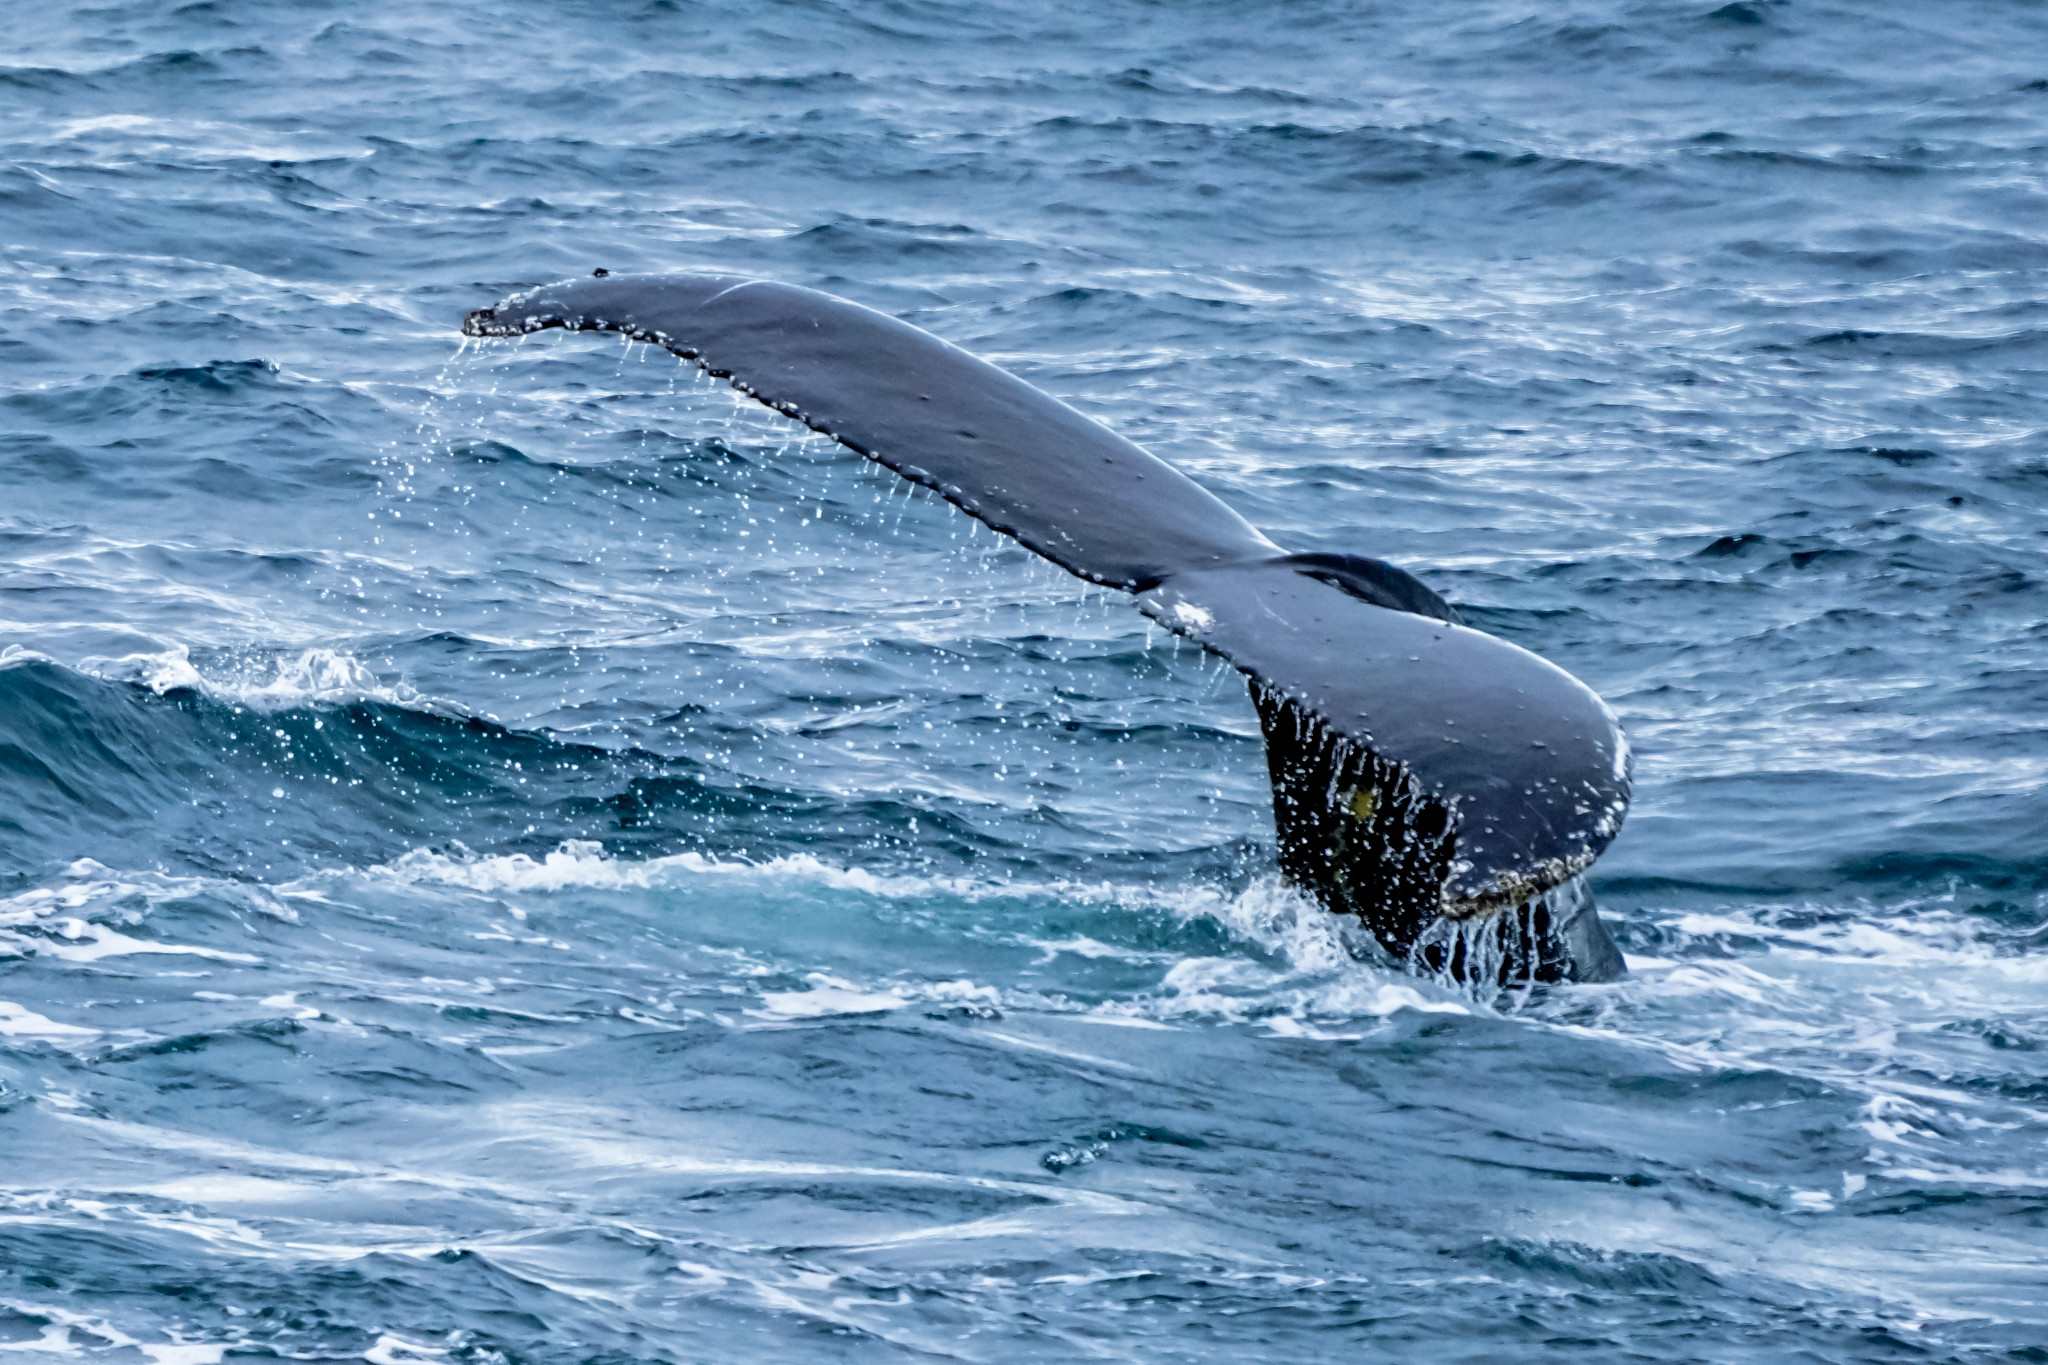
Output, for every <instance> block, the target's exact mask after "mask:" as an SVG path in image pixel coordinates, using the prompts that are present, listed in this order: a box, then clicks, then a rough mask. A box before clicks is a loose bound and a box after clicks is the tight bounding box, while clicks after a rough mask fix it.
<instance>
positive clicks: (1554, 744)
mask: <svg viewBox="0 0 2048 1365" xmlns="http://www.w3.org/2000/svg"><path fill="white" fill-rule="evenodd" d="M549 327H566V328H572V329H577V330H606V331H616V332H622V333H625V334H626V335H628V336H631V337H634V338H637V339H639V340H643V341H650V342H655V343H657V344H659V345H662V346H664V347H666V348H667V349H668V350H670V351H672V352H674V353H675V354H676V355H678V356H680V357H682V358H683V359H686V360H691V361H694V362H695V363H697V364H698V365H700V366H701V367H703V368H704V369H705V370H706V371H708V372H709V373H711V374H713V375H715V376H718V377H721V378H725V379H728V380H730V381H731V382H732V384H733V385H734V387H736V388H738V389H739V390H740V391H741V392H743V393H746V394H748V395H750V396H752V397H754V398H756V399H757V400H759V401H760V402H762V403H764V404H766V405H767V406H769V407H771V408H774V409H775V410H776V411H778V412H781V413H783V414H784V415H786V416H788V417H790V418H793V419H795V420H796V421H799V422H802V423H803V424H805V425H806V426H808V427H810V428H812V429H813V430H816V431H819V432H822V433H824V434H826V435H828V436H831V437H832V438H833V439H834V440H837V441H838V442H840V443H841V444H842V445H845V446H847V447H848V448H850V449H852V450H854V451H856V452H858V453H860V454H862V455H865V456H867V457H868V458H869V459H872V460H875V461H876V462H878V463H880V464H882V465H884V466H886V467H888V468H890V469H892V470H894V471H896V472H897V473H898V474H901V475H902V476H903V477H905V478H907V479H910V480H912V481H914V482H916V483H919V484H922V485H924V486H925V487H928V488H931V489H934V490H936V491H937V492H938V493H939V494H940V495H941V496H943V497H944V498H945V499H946V500H947V501H949V502H951V503H953V504H954V505H955V506H957V507H959V508H960V509H961V510H962V511H965V512H967V513H968V514H969V515H970V516H974V517H976V518H978V519H980V520H981V521H983V522H984V523H986V524H987V525H989V526H991V527H993V528H994V529H996V530H998V531H1001V532H1003V533H1004V534H1006V535H1009V536H1013V537H1015V538H1016V539H1017V540H1018V541H1020V542H1022V543H1023V544H1024V545H1025V546H1026V547H1028V548H1030V549H1032V550H1034V551H1036V552H1037V553H1038V554H1040V555H1043V556H1044V557H1045V558H1047V559H1050V560H1051V561H1053V562H1054V563H1055V564H1058V565H1059V566H1060V567H1062V568H1064V569H1066V570H1068V571H1069V572H1071V573H1073V574H1076V575H1077V576H1079V577H1081V578H1084V579H1087V580H1089V581H1091V582H1095V583H1100V584H1103V585H1106V586H1110V587H1116V588H1120V589H1123V590H1125V591H1128V592H1131V593H1133V594H1134V595H1135V598H1136V605H1137V606H1138V609H1139V610H1140V611H1142V612H1144V613H1145V614H1146V615H1147V616H1150V617H1151V618H1152V619H1154V620H1156V621H1158V622H1160V623H1161V624H1162V625H1164V626H1166V627H1167V628H1168V629H1170V630H1173V631H1175V632H1177V633H1179V634H1182V635H1185V636H1188V637H1189V638H1191V639H1194V640H1196V641H1198V642H1200V643H1201V644H1202V645H1204V646H1205V647H1207V648H1209V649H1211V650H1214V651H1215V652H1216V653H1218V654H1220V655H1222V656H1223V657H1224V658H1226V659H1228V660H1229V661H1230V662H1231V663H1232V664H1233V665H1235V666H1236V667H1237V668H1238V669H1239V670H1240V671H1241V672H1243V673H1245V674H1246V675H1247V676H1248V678H1249V679H1250V683H1251V692H1252V697H1253V700H1254V702H1255V704H1256V705H1257V708H1258V712H1259V719H1260V723H1261V725H1262V727H1263V729H1264V732H1265V738H1266V752H1267V759H1268V768H1269V771H1270V774H1271V777H1272V784H1273V810H1274V820H1275V825H1276V827H1277V831H1278V836H1279V851H1280V866H1281V869H1282V871H1283V872H1284V873H1285V874H1286V876H1287V877H1288V878H1289V879H1290V880H1292V881H1293V882H1295V883H1296V884H1298V885H1300V886H1301V887H1303V888H1304V889H1306V890H1307V891H1309V892H1310V893H1311V894H1313V895H1314V896H1315V897H1316V898H1317V899H1318V900H1319V901H1321V902H1322V904H1324V905H1325V906H1327V907H1328V908H1329V909H1331V910H1333V911H1337V912H1339V913H1343V914H1349V915H1355V916H1357V917H1358V919H1359V920H1361V921H1362V922H1363V923H1364V924H1365V925H1366V926H1367V927H1368V928H1369V929H1370V930H1371V932H1372V934H1373V937H1374V938H1375V939H1376V940H1377V941H1378V942H1379V944H1380V945H1381V947H1382V948H1383V949H1384V950H1385V951H1386V952H1387V953H1388V954H1389V955H1390V956H1391V957H1392V958H1394V959H1396V960H1399V961H1401V962H1404V963H1406V964H1408V965H1409V966H1411V967H1413V968H1414V969H1415V970H1418V971H1422V972H1425V973H1428V974H1432V975H1439V976H1443V977H1447V978H1450V979H1453V980H1458V981H1464V982H1471V983H1476V984H1482V985H1496V984H1508V983H1511V982H1515V981H1523V980H1526V981H1590V980H1611V979H1613V978H1615V977H1617V976H1619V975H1621V974H1622V972H1623V964H1622V960H1621V955H1620V953H1619V951H1618V950H1617V949H1616V948H1615V947H1614V944H1613V941H1612V939H1610V938H1609V937H1608V936H1607V932H1606V930H1605V928H1604V927H1603V926H1602V925H1601V923H1600V920H1599V916H1598V914H1597V913H1596V912H1595V911H1594V910H1593V909H1592V907H1591V902H1590V899H1589V898H1588V897H1586V896H1585V895H1584V893H1583V887H1584V881H1583V874H1584V872H1585V870H1586V869H1587V868H1588V867H1589V866H1590V865H1591V864H1592V862H1593V860H1594V859H1595V858H1596V857H1598V856H1599V854H1600V852H1601V850H1602V849H1604V848H1605V847H1606V846H1607V844H1608V842H1609V841H1610V840H1612V839H1613V837H1614V834H1615V832H1616V831H1617V830H1618V829H1619V828H1620V824H1621V819H1622V815H1623V813H1624V812H1625V811H1626V809H1627V806H1628V798H1629V761H1630V760H1629V751H1628V745H1627V741H1626V739H1625V738H1624V737H1623V735H1622V733H1621V730H1620V727H1619V725H1618V724H1617V723H1616V722H1615V719H1614V716H1613V714H1612V713H1611V712H1609V711H1608V709H1607V707H1606V706H1605V704H1603V703H1602V702H1601V700H1600V699H1599V697H1598V696H1596V695H1595V694H1594V693H1593V692H1592V690H1591V689H1589V688H1588V687H1586V685H1585V684H1584V683H1582V682H1580V681H1579V680H1578V679H1577V678H1574V677H1572V676H1571V675H1570V674H1569V673H1566V672H1565V671H1564V670H1563V669H1560V668H1558V667H1556V666H1555V665H1553V664H1550V663H1548V662H1546V661H1544V660H1543V659H1541V658H1539V657H1537V656H1536V655H1534V654H1531V653H1529V652H1528V651H1527V650H1524V649H1521V648H1519V647H1518V646H1515V645H1511V644H1509V643H1508V642H1506V641H1504V640H1501V639H1498V638H1496V637H1494V636H1491V635H1487V634H1484V633H1483V632H1480V631H1477V630H1473V629H1470V628H1469V627H1467V626H1464V625H1462V624H1460V623H1459V622H1458V619H1457V613H1456V612H1455V611H1454V610H1452V608H1451V607H1450V606H1449V604H1447V603H1446V602H1445V601H1444V600H1443V599H1442V598H1441V597H1439V596H1438V595H1437V594H1436V593H1435V592H1433V591H1431V590H1430V589H1429V587H1428V586H1427V585H1426V584H1424V583H1423V582H1422V581H1421V580H1420V579H1417V578H1416V577H1414V575H1412V574H1409V573H1407V572H1405V571H1404V570H1401V569H1399V568H1396V567H1394V566H1393V565H1390V564H1387V563H1385V562H1383V561H1381V560H1377V559H1372V558H1368V557H1366V556H1363V555H1335V554H1289V553H1287V552H1285V551H1283V550H1282V549H1281V548H1280V547H1279V546H1278V545H1276V544H1274V543H1273V542H1272V541H1271V540H1269V539H1268V538H1267V537H1266V536H1265V535H1263V534H1262V533H1260V532H1259V531H1258V530H1257V529H1256V528H1255V527H1253V526H1252V525H1251V524H1250V523H1249V522H1247V521H1245V519H1244V518H1243V517H1241V516H1239V515H1238V514H1237V513H1236V512H1235V511H1233V510H1232V509H1231V508H1229V507H1228V506H1227V505H1225V504H1224V503H1223V502H1222V501H1221V500H1220V499H1218V498H1217V497H1216V496H1215V495H1214V494H1212V493H1210V492H1209V491H1208V490H1207V489H1204V488H1202V487H1201V486H1200V485H1199V484H1196V483H1195V482H1193V481H1192V480H1190V479H1188V478H1187V477H1186V476H1185V475H1183V474H1181V473H1180V472H1179V471H1178V470H1176V469H1174V468H1173V467H1172V466H1170V465H1168V464H1166V463H1165V462H1164V461H1162V460H1159V459H1158V458H1156V457H1155V456H1153V455H1151V454H1149V453H1148V452H1146V451H1145V450H1143V449H1142V448H1140V447H1139V446H1137V445H1134V444H1133V443H1132V442H1130V441H1128V440H1126V439H1124V438H1123V437H1121V436H1118V435H1116V434H1115V433H1114V432H1112V431H1110V430H1109V429H1108V428H1106V427H1104V426H1102V425H1101V424H1099V423H1097V422H1095V421H1093V420H1091V419H1090V418H1088V417H1085V416H1083V415H1082V414H1081V413H1079V412H1076V411H1075V410H1074V409H1072V408H1070V407H1068V406H1067V405H1066V404H1064V403H1061V402H1059V401H1058V400H1057V399H1054V398H1052V397H1051V396H1049V395H1047V394H1045V393H1043V392H1041V391H1040V390H1038V389H1035V388H1033V387H1032V386H1031V385H1029V384H1027V383H1025V382H1024V381H1023V380H1021V379H1018V378H1017V377H1016V376H1014V375H1011V374H1009V373H1008V372H1006V371H1004V370H1001V369H998V368H997V367H995V366H994V365H991V364H989V363H988V362H986V361H983V360H980V359H978V358H977V357H975V356H972V355H970V354H968V353H967V352H965V351H963V350H961V349H959V348H958V347H955V346H953V345H951V344H949V343H947V342H945V341H942V340H940V339H939V338H937V337H934V336H932V335H931V334H929V333H927V332H924V331H922V330H920V329H918V328H916V327H912V326H910V325H909V324H907V323H904V322H902V321H899V320H898V319H896V318H892V317H889V316H888V315H886V314H883V313H878V312H875V311H874V310H872V309H869V308H865V307H862V306H861V305H859V304H856V303H852V302H849V301H847V300H845V299H841V298H836V297H834V296H833V295H830V294H823V293H819V292H817V291H815V290H810V289H801V288H797V287H795V286H792V285H784V284H776V283H771V282H767V281H750V280H740V279H732V278H726V277H717V276H621V275H602V274H601V275H600V276H599V277H596V278H591V279H584V280H572V281H566V282H564V283H562V284H557V285H549V286H545V287H543V288H540V289H536V290H532V291H530V292H528V293H525V294H519V295H515V296H514V297H512V298H510V299H508V300H506V301H505V302H504V303H501V304H499V305H498V306H497V307H495V308H486V309H480V310H478V311H476V312H473V313H471V314H469V316H468V318H467V319H466V320H465V322H464V325H463V330H464V332H466V333H467V334H469V335H471V336H517V335H522V334H524V333H528V332H534V331H539V330H542V329H544V328H549Z"/></svg>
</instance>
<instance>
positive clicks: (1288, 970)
mask: <svg viewBox="0 0 2048 1365" xmlns="http://www.w3.org/2000/svg"><path fill="white" fill-rule="evenodd" d="M369 874H370V875H372V876H376V877H380V878H389V879H393V880H397V881H401V882H406V883H429V884H437V885H444V886H455V887H461V888H464V889H467V890H472V891H479V892H485V893H488V894H493V895H503V894H516V893H536V894H547V893H553V892H560V891H568V890H655V889H663V888H676V887H681V886H685V885H687V884H688V883H689V882H690V881H691V880H693V879H700V878H705V877H718V878H733V879H740V880H746V879H751V880H758V881H762V882H766V883H774V882H778V881H792V880H793V881H797V882H803V883H809V884H812V885H815V886H820V887H824V888H828V889H832V890H840V891H850V892H853V893H856V894H859V895H867V896H875V897H881V898H885V899H890V900H901V899H917V898H924V897H931V896H945V897H949V898H957V899H962V900H967V901H970V902H972V901H981V900H988V899H1045V900H1051V901H1057V902H1059V903H1061V904H1063V905H1075V904H1091V903H1092V904H1104V905H1114V906H1117V907H1119V908H1122V909H1125V910H1156V911H1161V912H1164V913H1167V914H1170V915H1172V916H1173V917H1174V918H1176V919H1178V920H1180V921H1181V922H1182V923H1189V922H1193V921H1196V920H1209V921H1212V922H1214V923H1216V924H1218V925H1220V926H1221V927H1222V928H1223V930H1224V931H1225V932H1226V933H1227V934H1228V935H1229V937H1230V938H1231V939H1233V940H1235V941H1237V942H1238V943H1241V944H1243V945H1245V946H1248V947H1250V948H1252V949H1254V950H1256V952H1257V953H1258V959H1254V958H1251V957H1247V956H1245V955H1243V954H1242V953H1230V954H1225V955H1219V956H1211V957H1199V958H1188V957H1185V956H1184V955H1182V954H1179V953H1172V952H1160V951H1152V950H1146V949H1141V948H1135V947H1121V946H1118V945H1116V944H1113V943H1105V942H1103V941H1101V940H1100V939H1097V938H1092V937H1087V936H1080V935H1076V936H1071V937H1068V938H1064V939H1044V938H1037V937H1031V936H1022V937H1019V938H1018V939H1016V940H1015V941H1016V942H1017V943H1019V944H1020V945H1022V946H1028V947H1033V948H1036V949H1038V950H1039V951H1040V952H1041V953H1043V954H1044V957H1043V958H1042V959H1041V960H1043V961H1051V960H1052V959H1054V958H1056V957H1058V956H1061V955H1067V954H1071V955H1075V956H1078V957H1081V958H1084V959H1097V958H1113V959H1116V960H1120V961H1125V962H1130V963H1134V964H1141V965H1163V966H1165V967H1166V971H1165V974H1164V977H1163V978H1162V980H1161V981H1160V983H1159V985H1158V987H1157V988H1156V989H1155V990H1153V991H1151V992H1148V993H1146V994H1144V995H1142V996H1139V997H1136V998H1133V999H1128V1000H1120V1001H1113V1002H1109V1003H1106V1004H1102V1005H1098V1006H1094V1007H1089V1008H1085V1009H1084V1008H1082V1007H1079V1006H1076V1005H1074V1004H1073V1003H1071V1002H1069V1001H1068V1000H1066V999H1064V998H1063V997H1060V996H1058V995H1055V994H1048V993H1038V992H1030V991H1019V990H1014V989H1007V990H1003V991H1001V992H997V991H995V989H994V988H992V987H990V988H984V987H972V988H971V989H970V988H968V987H967V986H966V985H964V984H963V983H941V984H937V985H934V984H930V983H906V982H904V981H902V980H889V981H883V982H867V983H861V982H854V981H848V980H844V979H841V978H838V977H828V976H825V975H822V974H816V973H814V974H813V976H812V982H813V984H812V986H811V988H810V989H808V990H803V991H785V992H777V993H773V994H771V995H770V996H768V997H765V1001H764V1005H763V1007H762V1008H761V1009H760V1010H757V1011H753V1013H754V1014H755V1015H756V1017H759V1018H767V1019H798V1018H817V1017H824V1016H829V1015H834V1014H854V1013H871V1012H877V1011H884V1010H893V1009H901V1008H907V1007H909V1006H912V1005H921V1004H930V1003H945V1004H963V1003H965V1004H985V1005H987V1006H990V1007H994V1008H1001V1009H1008V1010H1032V1011H1050V1012H1059V1013H1068V1012H1074V1011H1076V1010H1080V1012H1083V1013H1087V1014H1090V1015H1093V1016H1095V1017H1098V1018H1101V1019H1103V1020H1104V1021H1105V1022H1130V1023H1144V1022H1156V1023H1173V1022H1176V1021H1188V1022H1194V1021H1206V1022H1247V1021H1256V1022H1260V1023H1263V1024H1265V1025H1266V1026H1267V1027H1270V1028H1272V1029H1274V1030H1276V1031H1281V1032H1287V1033H1290V1034H1295V1035H1299V1036H1318V1035H1321V1034H1323V1033H1324V1032H1326V1031H1327V1030H1328V1029H1329V1028H1331V1027H1341V1026H1342V1025H1343V1024H1344V1023H1345V1022H1347V1021H1356V1020H1361V1019H1380V1018H1384V1017H1386V1016H1387V1015H1389V1014H1392V1013H1394V1012H1395V1011H1397V1010H1402V1009H1418V1010H1427V1011H1436V1012H1445V1013H1470V1012H1472V1011H1473V1010H1474V1009H1475V1008H1478V1007H1476V1006H1475V1005H1474V1003H1473V1002H1472V1001H1471V1000H1470V999H1469V998H1467V997H1465V996H1462V995H1459V994H1457V993H1455V992H1453V991H1451V990H1449V989H1446V988H1443V987H1441V986H1438V985H1436V984H1433V983H1429V982H1422V981H1416V980H1414V979H1412V978H1408V977H1406V976H1397V974H1396V973H1395V972H1393V971H1392V970H1391V969H1388V968H1383V967H1380V966H1378V965H1375V963H1374V962H1372V961H1371V960H1370V959H1371V956H1372V950H1371V948H1370V947H1369V946H1368V941H1367V940H1366V939H1365V937H1364V930H1363V929H1362V928H1361V927H1359V926H1358V925H1356V924H1355V923H1353V922H1352V921H1351V920H1349V919H1347V918H1345V917H1343V916H1339V915H1332V914H1330V913H1328V912H1327V911H1324V910H1323V909H1321V908H1320V907H1319V906H1317V905H1315V904H1314V903H1313V902H1312V901H1310V900H1309V899H1308V898H1307V897H1305V896H1303V895H1302V894H1301V893H1299V892H1298V891H1295V890H1293V889H1291V888H1289V887H1287V886H1286V885H1285V884H1284V883H1283V882H1282V881H1281V880H1280V879H1279V878H1278V877H1269V878H1264V879H1261V880H1259V881H1256V882H1254V883H1253V884H1252V885H1251V886H1249V887H1247V888H1244V889H1242V890H1230V889H1226V888H1222V887H1214V886H1180V887H1159V886H1156V885H1155V886H1131V885H1118V884H1115V883H1108V882H1101V883H1084V882H1070V881H1054V882H1038V883H1031V882H1001V883H995V882H981V881H975V880H972V879H968V878H959V877H932V876H916V875H887V874H881V873H875V872H870V871H867V870H866V869H863V868H848V867H839V866H835V865H833V864H831V863H827V862H824V861H823V860H821V859H819V858H816V857H814V856H812V855H810V854H790V855H784V856H782V857H778V858H773V859H767V860H764V861H761V862H750V861H746V860H741V859H723V858H716V857H712V856H708V855H705V854H701V853H678V854H671V855H668V856H666V857H660V858H651V859H646V860H644V861H632V860H628V859H622V858H616V857H613V856H612V855H610V854H608V853H606V852H605V850H604V848H603V846H602V845H601V844H599V843H597V842H595V841H592V840H570V841H567V842H565V843H563V844H562V845H561V846H559V847H558V848H556V849H555V850H554V851H553V852H551V853H548V854H546V855H544V856H542V857H540V858H534V857H531V856H529V855H527V854H523V853H515V854H498V855H492V856H488V857H476V856H474V855H470V854H467V853H466V852H464V851H461V850H457V851H455V852H442V851H436V850H428V849H415V850H413V851H412V852H410V853H407V854H406V855H405V856H403V857H401V858H399V859H397V860H395V861H393V862H391V863H388V864H385V865H383V866H381V867H377V868H373V869H370V872H369ZM984 992H985V993H986V998H983V994H982V993H984ZM969 996H972V998H971V999H970V998H968V997H969ZM1330 1036H1350V1035H1341V1034H1332V1035H1330Z"/></svg>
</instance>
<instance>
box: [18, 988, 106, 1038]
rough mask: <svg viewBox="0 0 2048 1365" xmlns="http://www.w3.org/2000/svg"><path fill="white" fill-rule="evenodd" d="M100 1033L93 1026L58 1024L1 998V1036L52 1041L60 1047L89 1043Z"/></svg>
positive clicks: (25, 1007) (23, 1006)
mask: <svg viewBox="0 0 2048 1365" xmlns="http://www.w3.org/2000/svg"><path fill="white" fill-rule="evenodd" d="M99 1036H100V1031H99V1030H98V1029H96V1028H85V1027H83V1026H82V1025H79V1024H60V1023H58V1022H57V1021H56V1020H54V1019H51V1018H48V1017H46V1016H44V1015H40V1014H37V1013H36V1012H35V1011H34V1010H32V1009H29V1008H28V1007H27V1006H25V1005H17V1004H15V1003H14V1002H13V1001H11V1000H0V1037H5V1038H19V1039H21V1040H22V1041H23V1042H29V1043H55V1044H57V1045H58V1046H60V1047H63V1046H68V1045H72V1044H78V1043H88V1042H91V1041H92V1040H93V1039H94V1038H97V1037H99Z"/></svg>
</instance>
